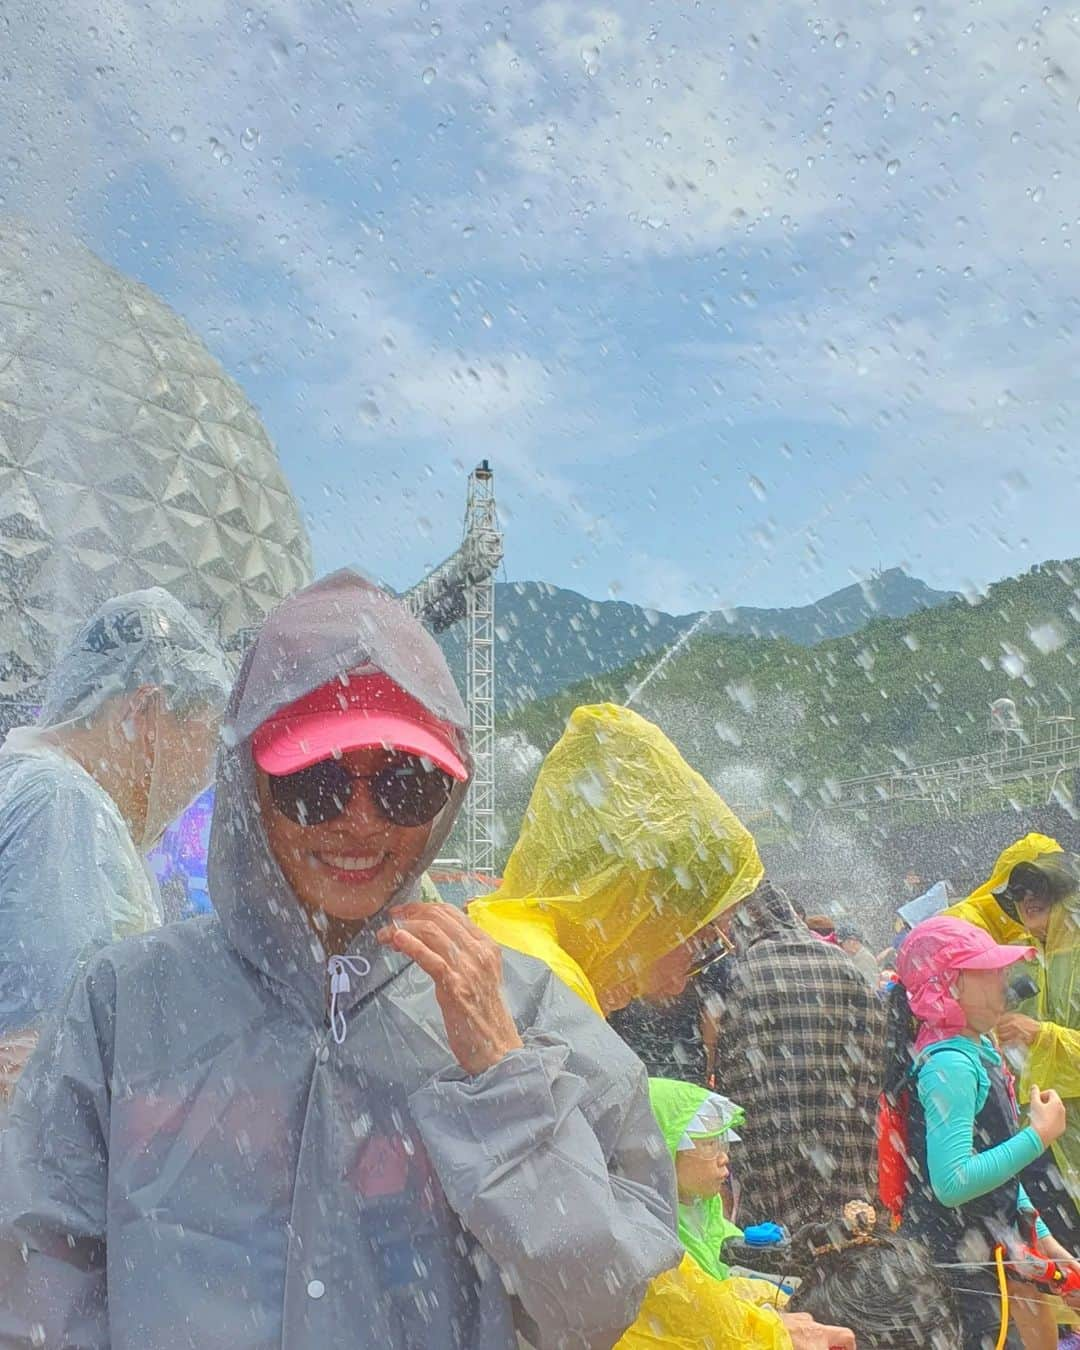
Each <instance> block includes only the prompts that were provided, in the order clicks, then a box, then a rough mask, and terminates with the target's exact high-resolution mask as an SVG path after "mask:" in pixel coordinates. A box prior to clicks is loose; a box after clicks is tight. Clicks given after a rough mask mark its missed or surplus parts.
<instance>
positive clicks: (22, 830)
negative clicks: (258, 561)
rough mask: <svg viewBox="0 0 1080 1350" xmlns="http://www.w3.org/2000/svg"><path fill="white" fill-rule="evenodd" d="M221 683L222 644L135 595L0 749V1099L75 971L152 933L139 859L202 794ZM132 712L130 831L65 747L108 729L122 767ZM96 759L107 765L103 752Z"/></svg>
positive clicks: (112, 610)
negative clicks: (135, 750)
mask: <svg viewBox="0 0 1080 1350" xmlns="http://www.w3.org/2000/svg"><path fill="white" fill-rule="evenodd" d="M230 682H231V677H230V673H229V670H228V667H227V666H226V664H225V660H224V657H223V655H222V653H221V650H220V648H219V647H218V645H217V643H216V642H215V641H214V639H213V638H212V637H211V636H210V635H209V634H208V633H207V632H206V631H205V630H204V629H203V628H202V626H201V625H200V624H199V623H198V621H197V620H196V619H195V618H194V616H193V615H191V614H190V613H189V612H188V611H187V610H186V609H185V608H184V606H183V605H182V604H180V603H179V601H177V600H175V599H174V598H173V597H172V596H171V595H169V594H168V592H166V591H164V590H161V589H160V588H155V589H152V590H145V591H136V592H133V593H131V594H129V595H123V596H118V597H115V598H114V599H111V600H109V601H107V602H106V603H105V604H104V605H102V606H101V608H100V609H98V610H97V611H96V613H95V614H94V615H93V616H92V617H91V618H90V619H89V620H88V621H87V623H86V624H85V625H84V626H83V628H82V629H81V630H80V631H79V633H78V634H77V635H76V637H75V639H74V641H73V642H72V643H71V645H70V646H69V647H68V648H67V650H66V651H64V652H63V653H62V654H61V655H60V657H59V659H58V661H57V663H56V666H55V668H54V670H53V672H52V674H51V676H50V678H49V680H48V682H47V687H46V693H45V703H44V707H43V709H42V712H41V715H40V718H39V721H38V724H37V725H36V726H33V727H18V728H16V729H15V730H14V731H12V732H11V733H10V734H9V735H8V737H7V739H6V741H5V742H4V745H3V749H2V751H0V1097H3V1096H4V1095H6V1094H7V1092H8V1091H10V1088H11V1086H12V1084H13V1082H14V1079H15V1077H16V1076H17V1074H18V1072H19V1069H20V1068H21V1065H22V1063H23V1062H24V1060H25V1058H26V1056H27V1054H28V1053H29V1051H30V1049H31V1048H32V1046H33V1040H34V1034H35V1029H36V1027H37V1025H38V1024H39V1022H40V1020H41V1018H42V1017H43V1016H44V1015H45V1014H47V1013H48V1012H49V1011H50V1010H51V1009H52V1008H53V1007H55V1006H56V1004H57V1003H58V1002H59V1000H60V997H61V995H62V993H63V990H64V988H65V986H66V984H67V982H68V980H69V979H70V977H71V975H72V973H73V971H74V970H75V969H77V968H78V966H79V965H80V964H81V963H82V962H84V961H85V960H86V959H87V957H88V956H89V955H90V954H91V953H92V952H93V951H95V950H96V949H97V948H99V947H102V946H104V945H105V944H107V943H109V942H112V941H115V940H117V939H119V938H122V937H127V936H130V935H132V934H135V933H142V932H145V931H146V930H147V929H149V928H152V927H155V926H156V925H157V924H158V923H160V921H161V916H160V911H159V905H158V901H157V896H156V892H155V888H154V886H153V883H152V881H151V879H150V876H149V874H148V872H147V869H146V867H145V865H144V862H143V858H142V856H141V855H142V854H144V853H145V852H147V851H148V850H149V849H150V848H151V847H152V846H153V844H154V843H155V841H156V840H157V838H159V837H160V835H161V833H162V831H163V830H164V829H165V827H166V826H167V825H168V824H169V822H170V821H171V820H172V819H174V818H175V817H176V816H177V815H179V813H180V812H181V811H182V810H183V809H184V808H185V807H186V806H187V805H188V804H189V803H190V802H191V801H192V800H193V799H194V798H195V797H196V796H197V795H198V794H199V793H200V792H201V791H202V790H203V789H204V788H205V787H206V785H207V783H208V782H209V781H210V776H211V765H212V751H213V745H214V739H215V731H216V723H217V719H218V717H219V716H220V713H221V710H222V709H223V708H224V705H225V700H226V698H227V696H228V689H229V684H230ZM136 702H137V703H139V705H140V709H141V710H140V712H139V713H138V719H139V725H140V727H141V728H142V734H143V736H144V738H145V743H146V744H147V745H148V746H151V747H152V751H151V758H150V760H149V765H148V769H147V770H146V772H147V773H148V778H147V780H146V782H145V811H144V812H142V813H141V816H140V818H139V820H138V821H137V822H132V821H129V820H127V819H125V817H124V815H123V814H122V813H121V810H120V809H119V807H118V805H117V803H116V801H115V800H114V799H113V797H112V796H110V794H109V792H108V791H107V790H106V788H105V787H104V786H102V782H99V781H98V778H99V777H100V778H101V779H103V780H106V781H107V778H108V773H107V770H108V767H109V766H108V763H104V764H103V766H102V769H101V771H100V772H99V774H98V775H97V776H95V774H94V773H93V772H92V771H91V770H92V769H93V767H94V766H93V764H90V765H89V766H88V767H84V764H83V763H80V761H79V759H77V758H76V757H75V756H74V755H73V754H71V753H68V751H67V749H65V745H66V744H69V743H70V742H69V740H68V738H69V735H70V734H71V733H72V732H73V731H75V730H78V731H79V733H80V734H82V735H85V734H86V728H87V727H90V728H93V727H94V725H95V724H96V723H98V722H100V721H101V720H102V719H106V718H109V717H111V718H112V720H113V723H114V724H113V725H112V726H111V734H112V735H113V736H114V737H115V738H117V739H116V740H114V742H113V743H114V744H117V745H118V747H119V750H120V752H121V753H122V752H123V751H124V750H125V749H126V745H125V744H124V737H125V732H126V726H125V723H124V721H123V715H124V714H125V713H126V712H129V711H131V712H132V713H133V709H134V704H135V703H136ZM133 716H134V713H133ZM132 725H134V724H133V723H132ZM192 733H196V734H192ZM131 735H134V731H133V730H132V731H131ZM196 747H197V751H196ZM95 753H96V755H97V756H98V759H99V762H101V761H107V760H108V758H109V751H108V749H107V746H106V744H105V742H104V741H103V742H102V743H101V744H99V746H98V748H97V750H96V752H95ZM133 828H134V835H133Z"/></svg>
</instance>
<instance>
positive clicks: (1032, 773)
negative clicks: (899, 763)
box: [819, 717, 1080, 818]
mask: <svg viewBox="0 0 1080 1350" xmlns="http://www.w3.org/2000/svg"><path fill="white" fill-rule="evenodd" d="M1078 769H1080V735H1076V734H1074V731H1073V719H1072V718H1071V717H1059V718H1048V719H1045V720H1044V721H1043V722H1041V723H1040V724H1039V726H1038V727H1037V728H1036V730H1035V734H1034V738H1033V739H1031V740H1029V739H1027V738H1026V737H1024V736H1023V735H1022V734H1018V735H1015V736H1008V737H1002V738H1001V739H1000V741H999V743H998V744H997V745H996V746H994V747H993V748H992V749H989V750H987V751H985V752H983V753H982V754H978V755H966V756H964V757H963V758H960V759H950V760H942V761H940V762H938V763H935V764H920V765H916V766H914V767H912V768H909V769H897V770H895V771H893V772H890V773H879V774H868V775H866V776H864V777H861V778H848V779H843V780H841V781H839V782H833V783H831V784H830V785H829V787H828V790H827V792H826V793H825V798H826V799H825V802H824V804H823V806H822V807H821V808H820V811H819V815H820V812H821V811H849V812H856V813H862V814H865V813H868V812H871V811H873V812H875V813H877V812H881V811H883V810H890V809H893V810H897V809H900V810H902V809H903V808H906V807H916V808H920V807H921V808H922V809H923V810H924V811H930V812H932V813H933V814H934V815H936V816H938V817H941V818H954V817H959V816H969V815H974V814H976V813H977V812H978V811H979V809H980V807H981V806H984V805H985V802H986V799H987V797H988V796H991V797H992V796H994V795H1001V796H1008V795H1013V794H1015V793H1017V792H1018V791H1019V790H1021V789H1022V790H1024V791H1025V792H1026V793H1030V792H1031V791H1032V789H1034V790H1035V791H1036V792H1037V793H1038V795H1039V796H1041V797H1045V800H1046V801H1048V802H1049V801H1053V800H1055V799H1071V797H1072V795H1073V793H1072V788H1073V780H1074V778H1075V774H1076V771H1077V770H1078Z"/></svg>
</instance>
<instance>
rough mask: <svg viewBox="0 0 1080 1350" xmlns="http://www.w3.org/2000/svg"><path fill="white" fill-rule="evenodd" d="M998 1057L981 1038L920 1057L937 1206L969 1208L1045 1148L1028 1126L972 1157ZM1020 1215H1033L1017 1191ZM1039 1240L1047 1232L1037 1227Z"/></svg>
mask: <svg viewBox="0 0 1080 1350" xmlns="http://www.w3.org/2000/svg"><path fill="white" fill-rule="evenodd" d="M1000 1064H1001V1056H1000V1055H999V1054H998V1052H997V1050H996V1049H995V1048H994V1046H993V1044H992V1043H991V1042H990V1041H989V1040H988V1039H987V1038H986V1037H985V1036H984V1037H983V1038H982V1039H981V1040H980V1041H979V1042H978V1044H976V1043H975V1042H974V1041H971V1040H968V1039H967V1037H965V1036H953V1037H950V1038H949V1040H947V1041H938V1042H937V1043H936V1044H935V1045H934V1047H933V1054H926V1053H925V1052H924V1054H923V1056H922V1058H921V1062H920V1063H918V1065H917V1067H916V1081H917V1084H918V1090H919V1101H920V1102H921V1103H922V1108H923V1112H924V1114H925V1116H926V1160H927V1167H928V1170H929V1172H930V1185H931V1187H932V1189H933V1192H934V1195H935V1196H936V1197H937V1199H938V1201H939V1202H940V1203H941V1204H942V1205H945V1206H946V1207H947V1208H949V1209H955V1208H956V1207H957V1206H959V1205H963V1204H967V1203H968V1202H969V1201H971V1200H976V1199H978V1197H979V1196H981V1195H986V1194H987V1193H988V1192H990V1191H992V1190H995V1189H996V1188H997V1187H998V1186H1002V1185H1004V1184H1005V1182H1007V1181H1011V1180H1012V1178H1013V1177H1015V1176H1016V1175H1017V1173H1019V1172H1021V1171H1023V1169H1024V1168H1025V1167H1027V1166H1028V1164H1029V1163H1033V1162H1034V1161H1035V1159H1036V1158H1038V1157H1039V1155H1040V1154H1041V1153H1042V1152H1043V1150H1044V1147H1045V1145H1044V1144H1043V1142H1042V1140H1041V1139H1040V1138H1039V1136H1038V1135H1037V1134H1036V1133H1035V1131H1034V1129H1033V1128H1032V1127H1031V1126H1030V1125H1027V1126H1025V1128H1024V1129H1022V1130H1020V1131H1018V1132H1017V1133H1016V1134H1014V1135H1013V1137H1012V1138H1011V1139H1006V1140H1005V1141H1004V1142H1003V1143H1001V1144H996V1145H995V1146H994V1147H993V1148H988V1149H984V1150H983V1151H982V1152H981V1153H976V1152H974V1141H975V1117H976V1116H977V1115H978V1114H979V1112H980V1111H981V1110H982V1108H983V1107H984V1106H985V1104H986V1098H987V1096H988V1095H989V1092H990V1074H989V1069H990V1068H993V1067H996V1066H999V1065H1000ZM1019 1205H1020V1209H1021V1210H1029V1211H1034V1208H1035V1206H1034V1205H1033V1204H1032V1203H1031V1201H1030V1200H1029V1199H1028V1196H1027V1192H1026V1191H1025V1190H1024V1188H1023V1186H1022V1185H1021V1186H1020V1198H1019ZM1035 1227H1036V1232H1037V1234H1038V1236H1039V1237H1040V1238H1043V1237H1049V1235H1050V1230H1049V1229H1048V1228H1047V1227H1046V1225H1045V1224H1044V1223H1043V1221H1042V1220H1041V1219H1039V1220H1037V1222H1036V1225H1035Z"/></svg>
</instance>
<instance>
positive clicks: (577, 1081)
mask: <svg viewBox="0 0 1080 1350" xmlns="http://www.w3.org/2000/svg"><path fill="white" fill-rule="evenodd" d="M582 1007H583V1008H584V1005H582ZM589 1016H590V1017H591V1018H595V1014H593V1013H591V1012H590V1013H589ZM595 1020H597V1021H599V1019H595ZM600 1025H601V1026H602V1025H603V1024H600ZM603 1029H604V1031H605V1032H607V1028H603ZM607 1034H608V1035H612V1034H613V1033H610V1032H609V1033H607ZM524 1041H525V1044H524V1048H523V1049H521V1050H516V1051H513V1052H512V1053H511V1054H509V1055H506V1056H505V1057H504V1058H503V1059H502V1060H500V1061H499V1063H498V1064H496V1065H495V1066H494V1067H493V1068H491V1069H488V1070H487V1072H486V1073H483V1074H480V1075H478V1076H477V1077H475V1078H470V1077H467V1076H466V1075H465V1074H464V1072H456V1071H454V1070H447V1071H444V1072H443V1073H441V1074H439V1075H437V1076H436V1078H435V1079H433V1080H432V1082H430V1083H429V1084H427V1085H426V1086H425V1087H423V1088H421V1089H420V1090H419V1091H418V1092H416V1093H414V1094H413V1096H412V1098H411V1099H410V1105H411V1107H412V1111H413V1115H414V1119H415V1120H416V1122H417V1124H418V1126H419V1129H420V1132H421V1134H422V1136H423V1139H424V1143H425V1146H426V1148H427V1150H428V1153H429V1155H430V1157H431V1160H432V1162H433V1164H434V1167H435V1170H436V1172H437V1173H438V1176H439V1180H440V1181H441V1183H442V1186H443V1189H444V1191H445V1193H446V1197H447V1199H448V1200H449V1202H450V1204H451V1206H452V1207H453V1208H454V1210H455V1211H456V1212H457V1214H458V1215H459V1216H460V1218H461V1220H462V1222H463V1223H464V1224H465V1226H466V1227H467V1228H468V1229H469V1230H470V1232H472V1233H473V1234H474V1235H475V1236H476V1238H477V1239H478V1240H479V1242H480V1243H481V1245H482V1246H483V1247H484V1249H485V1251H486V1252H487V1253H488V1255H489V1256H491V1257H492V1259H493V1260H494V1261H495V1263H496V1264H497V1265H498V1266H499V1268H500V1270H501V1272H502V1275H503V1278H504V1280H505V1281H506V1283H507V1284H508V1285H509V1287H510V1288H511V1290H512V1291H513V1293H514V1294H515V1295H516V1296H517V1298H518V1299H519V1300H520V1301H521V1304H522V1305H523V1307H524V1310H525V1312H526V1314H527V1315H528V1317H529V1319H530V1320H531V1322H532V1323H533V1324H534V1325H535V1327H536V1328H537V1330H538V1334H539V1338H540V1341H539V1343H540V1345H541V1346H543V1347H545V1348H546V1347H585V1346H588V1347H590V1350H592V1348H594V1347H604V1346H610V1345H613V1344H614V1343H615V1341H617V1340H618V1339H619V1337H620V1336H621V1335H622V1333H623V1331H625V1329H626V1328H627V1327H628V1326H629V1325H630V1324H631V1323H632V1322H633V1321H634V1319H635V1318H636V1316H637V1313H638V1309H639V1307H640V1304H641V1300H642V1298H643V1297H644V1295H645V1291H646V1289H647V1288H648V1285H649V1283H650V1281H651V1280H652V1279H653V1278H654V1277H655V1276H657V1275H658V1274H660V1273H661V1271H664V1270H667V1269H669V1268H670V1267H672V1266H674V1265H676V1264H677V1263H678V1261H679V1260H680V1258H681V1256H682V1248H681V1247H680V1245H679V1242H678V1239H677V1237H676V1236H675V1227H676V1212H675V1203H674V1194H673V1184H674V1183H673V1179H672V1176H671V1171H672V1169H671V1165H670V1159H668V1157H667V1154H666V1152H665V1150H664V1147H663V1143H662V1141H661V1140H660V1138H659V1133H658V1130H657V1127H656V1122H655V1121H654V1120H653V1117H652V1114H651V1111H650V1109H649V1100H648V1095H647V1092H646V1089H645V1076H644V1071H643V1070H642V1069H641V1067H640V1065H636V1061H633V1063H634V1064H635V1065H636V1069H635V1068H631V1069H630V1070H629V1074H628V1076H629V1078H630V1081H629V1082H621V1083H618V1084H609V1085H608V1087H607V1089H606V1091H605V1093H604V1095H605V1097H606V1098H607V1101H606V1103H605V1104H604V1105H603V1107H602V1113H603V1116H604V1126H603V1129H602V1131H601V1133H603V1134H605V1135H607V1136H608V1143H607V1146H606V1147H605V1146H604V1145H602V1144H601V1142H600V1138H599V1136H598V1133H597V1130H596V1128H594V1125H593V1124H592V1123H590V1118H589V1117H590V1116H592V1115H593V1111H592V1109H591V1106H592V1105H595V1103H592V1104H590V1109H588V1111H587V1109H586V1103H585V1098H586V1084H585V1082H584V1081H583V1079H581V1078H580V1077H578V1076H577V1075H576V1074H574V1073H571V1072H570V1071H569V1070H568V1068H567V1061H568V1059H569V1058H570V1055H571V1051H570V1047H569V1045H567V1044H566V1042H564V1041H562V1040H561V1039H560V1038H558V1037H557V1036H554V1035H551V1034H545V1033H540V1032H537V1031H535V1030H534V1031H531V1032H526V1033H525V1036H524ZM649 1145H655V1147H649Z"/></svg>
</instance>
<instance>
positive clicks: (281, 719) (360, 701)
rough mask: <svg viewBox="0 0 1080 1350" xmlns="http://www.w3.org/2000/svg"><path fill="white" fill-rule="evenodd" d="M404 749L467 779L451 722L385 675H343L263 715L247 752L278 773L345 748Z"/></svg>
mask: <svg viewBox="0 0 1080 1350" xmlns="http://www.w3.org/2000/svg"><path fill="white" fill-rule="evenodd" d="M376 746H381V747H383V748H384V749H386V750H396V751H404V752H405V753H406V754H410V755H418V756H420V757H421V758H422V759H428V760H430V761H431V762H432V763H433V764H434V765H436V766H437V767H438V768H440V769H442V770H443V771H444V772H445V773H448V774H449V775H450V777H451V778H455V779H456V780H457V781H458V782H459V783H464V782H467V781H468V777H469V771H468V769H467V768H466V767H465V764H464V761H463V760H462V758H461V752H460V750H459V749H458V745H457V738H456V736H455V733H454V729H453V727H452V726H451V725H450V723H448V722H442V721H440V720H439V719H438V718H437V717H433V716H432V714H431V713H430V712H428V710H427V709H426V708H425V707H424V705H423V704H422V703H420V702H419V701H418V700H417V699H415V698H413V697H412V695H411V694H407V693H406V692H405V690H404V689H402V688H401V686H400V685H399V684H395V683H394V681H393V680H392V679H390V677H389V676H388V675H382V674H374V675H357V674H353V675H345V676H342V677H341V678H340V679H334V680H330V681H329V683H327V684H324V685H322V686H321V687H320V688H318V689H315V690H313V691H312V693H310V694H305V695H304V697H303V698H298V699H297V700H296V702H295V703H290V704H289V705H288V707H285V708H282V709H281V711H280V712H277V713H275V714H274V716H273V717H270V718H268V719H267V720H266V721H265V722H264V723H263V724H262V726H261V727H259V729H258V730H257V731H256V732H255V735H254V736H253V737H252V741H251V752H252V755H253V756H254V759H255V763H256V764H257V765H258V766H259V768H260V769H262V770H263V772H264V773H269V774H273V775H274V776H275V777H281V776H283V775H285V774H289V773H298V772H299V771H300V770H301V769H307V768H310V767H311V765H312V764H318V763H319V761H320V760H324V759H332V758H335V757H337V756H340V755H344V754H348V752H349V751H350V750H370V749H373V748H374V747H376Z"/></svg>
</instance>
